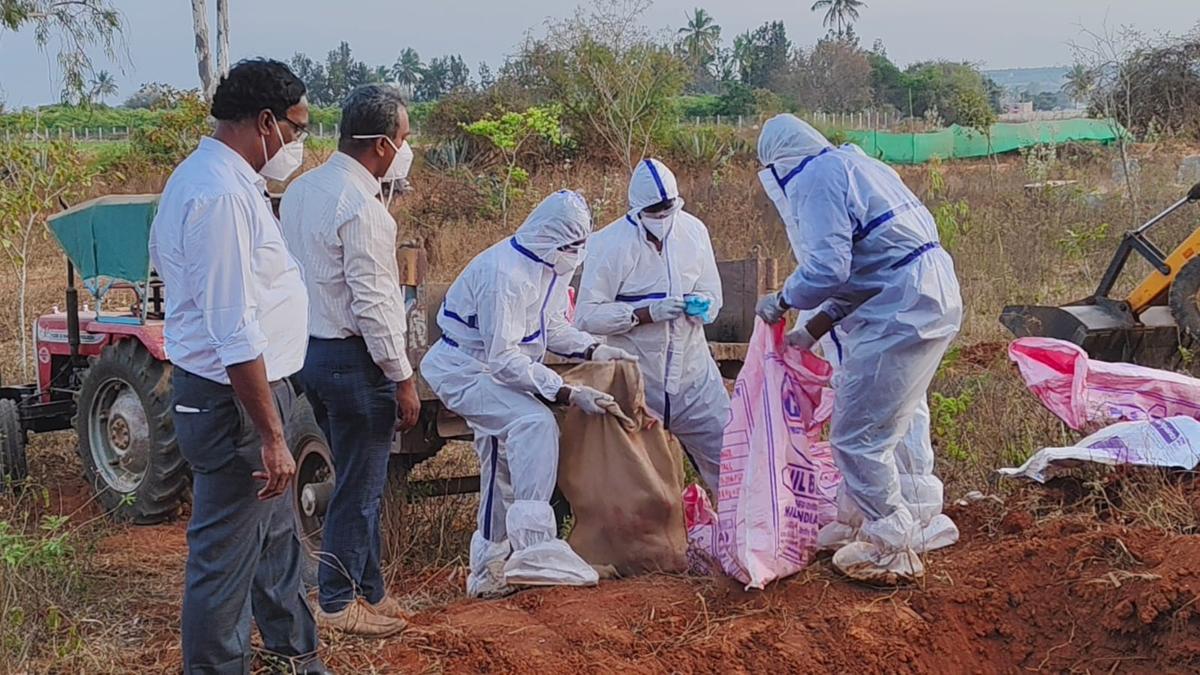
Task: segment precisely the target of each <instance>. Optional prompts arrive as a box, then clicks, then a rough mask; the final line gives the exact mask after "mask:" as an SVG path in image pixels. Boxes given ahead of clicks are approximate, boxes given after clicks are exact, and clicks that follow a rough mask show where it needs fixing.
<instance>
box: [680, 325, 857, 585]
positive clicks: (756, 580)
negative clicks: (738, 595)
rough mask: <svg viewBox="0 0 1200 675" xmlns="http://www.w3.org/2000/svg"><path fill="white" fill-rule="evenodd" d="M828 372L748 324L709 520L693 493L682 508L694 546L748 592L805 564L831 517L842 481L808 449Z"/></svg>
mask: <svg viewBox="0 0 1200 675" xmlns="http://www.w3.org/2000/svg"><path fill="white" fill-rule="evenodd" d="M831 374H832V367H831V366H830V365H829V364H828V363H827V362H825V361H824V360H822V359H821V358H820V357H818V356H816V355H815V354H812V353H811V352H807V351H803V352H802V351H799V350H794V349H790V348H788V347H787V346H786V343H785V342H784V326H783V324H777V325H775V326H768V325H766V324H764V323H763V322H762V321H757V322H756V324H755V328H754V335H753V336H752V337H751V340H750V345H749V350H748V352H747V354H746V361H745V365H744V366H743V367H742V372H741V374H740V375H739V376H738V379H737V384H736V385H735V387H734V392H733V406H732V412H731V414H730V419H729V423H728V424H727V425H726V427H725V443H724V448H723V449H722V451H721V481H720V487H719V488H718V491H717V492H718V494H717V519H716V523H712V522H711V519H710V518H708V517H706V514H704V510H705V509H704V508H703V507H707V504H704V505H703V506H701V507H700V508H697V507H698V506H700V505H697V504H696V503H695V498H694V496H693V498H692V502H693V503H692V504H689V505H688V507H687V508H685V513H686V515H688V516H691V518H690V520H689V524H690V525H692V527H691V529H690V530H689V538H690V539H691V541H692V543H693V545H694V546H695V547H696V548H698V549H703V548H704V547H707V548H708V553H709V554H710V555H711V556H712V557H714V558H715V559H716V560H717V561H718V562H719V563H720V566H721V568H722V569H723V570H724V571H725V573H726V574H728V575H730V576H732V577H734V578H736V579H738V580H739V581H741V582H742V583H744V584H746V587H747V588H763V587H764V586H766V585H767V584H768V583H770V582H771V581H773V580H775V579H779V578H781V577H786V576H788V575H791V574H795V573H796V572H798V571H800V570H801V569H803V568H804V567H805V566H806V565H808V563H809V561H810V560H811V559H812V556H813V553H814V551H815V549H816V537H817V530H818V529H819V528H820V526H821V525H823V524H825V523H826V522H829V521H830V520H832V518H833V517H834V515H835V514H836V506H835V502H834V497H835V492H836V488H837V484H838V482H839V480H840V475H839V474H838V472H837V469H836V468H835V467H834V465H833V462H832V459H831V457H830V454H829V450H828V447H827V446H824V447H821V448H820V449H814V445H815V444H816V442H817V440H818V439H819V437H820V433H821V429H822V428H823V426H824V424H825V422H826V420H827V419H828V418H829V413H830V411H831V410H832V391H831V390H830V389H829V388H828V386H827V385H828V383H829V378H830V376H831ZM685 503H686V501H685ZM708 510H709V512H711V509H708ZM714 531H715V535H716V536H715V537H714V536H712V535H713V532H714ZM692 562H693V566H695V565H694V563H695V562H696V559H695V557H693V560H692Z"/></svg>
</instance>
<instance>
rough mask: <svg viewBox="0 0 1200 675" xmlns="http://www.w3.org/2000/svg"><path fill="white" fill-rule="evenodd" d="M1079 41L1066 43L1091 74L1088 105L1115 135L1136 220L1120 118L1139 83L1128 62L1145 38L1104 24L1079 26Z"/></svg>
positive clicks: (1126, 142) (1125, 28)
mask: <svg viewBox="0 0 1200 675" xmlns="http://www.w3.org/2000/svg"><path fill="white" fill-rule="evenodd" d="M1080 33H1081V35H1082V36H1083V41H1082V42H1072V43H1070V46H1071V49H1072V50H1073V51H1074V52H1075V61H1076V63H1079V64H1082V65H1083V66H1085V67H1086V68H1087V69H1088V70H1090V71H1091V72H1092V73H1094V74H1095V77H1096V82H1095V94H1094V96H1093V99H1092V106H1093V107H1094V108H1096V109H1098V111H1099V112H1100V113H1101V114H1102V115H1104V118H1105V119H1106V120H1107V122H1108V124H1109V127H1110V128H1111V129H1112V131H1113V135H1114V136H1116V138H1117V141H1116V142H1117V151H1118V152H1119V153H1120V161H1121V171H1122V173H1123V174H1124V183H1125V190H1126V194H1127V195H1128V197H1129V210H1130V214H1131V216H1132V219H1134V220H1136V219H1137V212H1138V197H1137V185H1136V184H1135V183H1134V180H1133V179H1134V176H1133V173H1134V169H1133V162H1132V161H1131V159H1130V157H1129V132H1128V131H1127V130H1126V129H1125V127H1124V126H1122V124H1121V122H1120V120H1122V119H1130V118H1131V116H1132V115H1131V111H1132V110H1133V106H1134V100H1135V98H1136V97H1137V95H1138V93H1137V90H1138V87H1139V82H1138V81H1137V78H1135V77H1132V76H1131V73H1130V71H1129V68H1128V64H1129V63H1130V62H1131V60H1132V59H1133V57H1134V56H1135V55H1136V54H1137V53H1138V51H1139V49H1140V48H1141V45H1142V44H1143V43H1144V42H1145V39H1144V38H1143V37H1142V35H1141V34H1140V33H1138V32H1137V31H1135V30H1134V29H1132V28H1130V27H1128V26H1121V27H1119V28H1113V27H1111V26H1109V25H1108V24H1107V23H1104V24H1103V25H1101V27H1100V29H1099V30H1092V29H1089V28H1082V27H1081V28H1080Z"/></svg>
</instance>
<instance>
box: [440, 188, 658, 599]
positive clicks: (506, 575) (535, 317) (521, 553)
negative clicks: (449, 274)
mask: <svg viewBox="0 0 1200 675" xmlns="http://www.w3.org/2000/svg"><path fill="white" fill-rule="evenodd" d="M591 231H592V222H591V213H590V212H589V210H588V207H587V203H586V202H585V201H584V199H583V197H581V196H580V195H578V194H577V193H574V192H567V191H563V192H557V193H555V194H552V195H550V196H549V197H547V198H546V199H545V200H544V201H543V202H542V203H541V204H539V205H538V207H537V208H536V209H534V210H533V213H531V214H529V218H527V219H526V220H525V223H524V224H523V225H521V227H520V228H518V229H517V232H516V234H515V235H514V236H512V237H509V238H507V239H504V240H503V241H501V242H499V243H498V244H495V245H494V246H492V247H491V248H489V249H487V250H486V251H484V252H483V253H480V254H479V255H478V256H476V258H475V259H474V260H472V261H471V263H470V264H469V265H467V268H466V269H465V270H463V272H462V274H460V275H459V277H458V279H456V280H455V281H454V283H453V284H452V285H451V286H450V289H449V291H448V292H447V293H446V299H445V301H444V302H443V304H442V308H441V311H440V312H439V313H438V317H437V321H438V326H439V327H440V328H441V330H442V338H441V340H439V341H438V342H437V343H436V344H435V345H434V346H433V347H432V348H430V350H429V352H428V353H427V354H426V355H425V358H424V359H422V361H421V375H422V377H424V378H425V381H426V382H427V383H428V384H429V386H430V388H432V389H433V392H434V393H435V394H437V396H438V398H439V399H441V401H442V403H443V404H445V406H446V407H447V408H449V409H450V410H451V411H453V412H455V413H457V414H458V415H460V416H461V417H462V418H463V419H464V420H466V422H467V424H468V425H470V427H471V429H472V431H474V433H475V451H476V452H477V453H478V455H479V463H480V478H481V483H480V485H481V487H480V495H479V518H478V523H477V528H478V529H477V530H476V531H475V534H474V536H473V537H472V538H471V573H470V576H469V577H468V579H467V593H468V594H469V595H470V596H471V597H495V596H499V595H503V594H506V593H508V592H510V590H511V588H512V587H513V586H521V585H548V584H554V585H593V584H595V583H597V581H598V578H597V574H596V572H595V570H593V569H592V568H591V567H590V566H589V565H588V564H587V563H585V562H584V561H583V559H581V558H580V557H579V556H578V555H576V554H575V552H574V551H572V550H571V548H570V547H569V546H568V545H567V543H566V542H564V541H562V540H560V539H558V538H557V536H556V535H557V529H556V526H555V521H554V512H553V510H552V509H551V507H550V503H549V502H550V498H551V496H552V494H553V492H554V485H555V482H556V479H557V475H558V436H559V432H558V425H557V423H556V422H555V419H554V414H553V413H552V412H551V411H550V408H549V407H548V405H547V404H548V403H552V402H553V403H561V404H570V405H573V406H576V407H578V408H580V409H581V410H583V411H584V412H586V413H589V414H597V415H602V414H605V413H607V412H609V411H611V410H613V409H614V408H615V406H616V403H615V401H614V400H613V398H612V397H611V396H609V395H608V394H605V393H602V392H599V391H597V390H595V389H591V388H589V387H568V386H565V385H564V384H563V379H562V377H560V376H559V375H558V374H557V373H555V372H554V371H553V370H551V369H550V368H548V367H546V366H545V365H543V364H542V362H541V361H542V358H543V356H544V355H545V354H546V353H547V351H549V352H553V353H556V354H559V355H562V356H565V357H569V358H579V359H590V360H593V361H614V360H636V357H634V356H632V355H630V354H628V353H626V352H624V351H622V350H620V349H617V348H614V347H609V346H606V345H601V344H598V341H597V339H596V338H594V337H592V336H591V335H588V334H587V333H584V332H582V331H579V330H576V329H575V328H574V327H572V326H571V325H570V324H569V323H567V320H566V310H567V287H568V284H569V282H570V280H571V276H572V275H573V274H574V273H575V269H576V268H577V267H578V266H579V263H580V261H581V260H582V258H583V255H584V245H585V243H586V242H587V238H588V235H589V234H590V233H591Z"/></svg>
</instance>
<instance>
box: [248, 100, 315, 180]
mask: <svg viewBox="0 0 1200 675" xmlns="http://www.w3.org/2000/svg"><path fill="white" fill-rule="evenodd" d="M271 117H272V119H274V121H275V134H276V135H277V136H279V144H280V148H279V151H278V152H276V153H275V155H274V156H271V155H268V154H267V139H266V137H265V136H262V137H260V139H261V140H262V150H263V159H264V160H265V163H264V164H263V167H262V168H261V169H259V170H258V173H259V175H260V176H262V177H263V178H266V179H267V180H275V181H280V182H282V181H285V180H287V179H288V178H290V177H291V175H292V174H294V173H296V169H299V168H300V166H301V165H302V164H304V141H302V140H299V139H297V140H294V141H292V142H291V143H284V142H283V132H282V131H280V129H279V120H277V119H275V116H274V115H272V116H271Z"/></svg>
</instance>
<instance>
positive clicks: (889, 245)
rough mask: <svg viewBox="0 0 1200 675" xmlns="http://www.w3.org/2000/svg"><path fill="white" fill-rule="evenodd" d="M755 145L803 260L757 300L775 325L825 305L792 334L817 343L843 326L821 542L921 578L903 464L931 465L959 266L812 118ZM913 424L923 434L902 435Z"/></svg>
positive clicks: (842, 564)
mask: <svg viewBox="0 0 1200 675" xmlns="http://www.w3.org/2000/svg"><path fill="white" fill-rule="evenodd" d="M758 154H759V160H760V161H761V162H762V164H763V165H764V166H765V167H766V168H765V169H764V170H763V171H762V172H761V173H760V174H759V175H760V178H761V181H762V185H763V188H764V189H765V190H766V193H767V195H768V196H769V197H770V198H771V200H772V201H773V202H774V203H775V206H776V208H777V209H778V211H779V214H780V216H781V217H782V218H783V221H784V223H785V224H786V227H787V233H788V240H789V241H790V242H791V245H792V251H793V253H794V254H795V256H796V259H797V261H798V263H799V264H798V266H797V268H796V271H795V272H793V273H792V274H791V275H790V276H789V277H788V279H787V281H786V282H785V283H784V287H783V289H782V290H781V291H779V292H778V293H772V294H770V295H768V296H765V297H764V298H762V299H761V300H760V301H759V305H758V314H759V316H760V317H761V318H763V319H764V320H765V321H767V322H768V323H774V322H777V321H780V320H781V319H782V318H783V316H784V314H785V313H786V312H787V310H789V309H791V308H796V309H799V310H818V312H817V313H816V314H815V315H813V317H812V318H811V319H810V320H808V321H807V322H805V323H801V324H800V325H799V326H798V327H797V329H796V330H794V331H793V332H792V333H790V334H789V336H788V342H789V343H790V344H792V345H793V346H795V347H799V348H803V349H808V348H811V347H812V346H813V344H814V343H815V341H816V338H819V337H822V336H824V334H825V333H826V332H828V331H829V329H830V328H831V327H832V326H833V325H835V324H836V325H837V332H836V333H835V335H836V337H837V338H838V340H839V342H840V343H841V347H842V360H841V364H840V367H839V368H838V369H837V374H836V378H835V380H834V383H833V387H834V393H835V402H834V411H833V420H832V426H831V434H830V442H831V444H832V446H833V449H834V459H835V461H836V462H837V465H838V468H839V469H840V470H841V472H842V476H843V488H842V491H841V494H842V500H841V501H842V503H843V505H844V508H841V509H839V519H838V520H839V522H840V525H838V524H836V523H835V524H834V525H830V526H827V527H828V528H829V531H827V532H825V533H824V536H823V537H822V540H823V541H825V542H833V541H838V540H840V542H839V543H842V542H846V543H844V545H843V546H841V547H840V548H838V549H837V551H836V553H834V556H833V563H834V566H835V567H837V568H838V569H839V570H840V571H842V572H843V573H844V574H846V575H848V576H850V577H853V578H858V579H863V580H869V581H876V582H885V583H894V582H896V581H900V580H905V579H913V578H916V577H920V576H922V575H923V574H924V567H923V565H922V563H921V560H920V558H919V557H918V556H917V552H918V551H920V550H922V549H923V548H928V546H926V545H924V544H922V543H921V542H922V540H923V539H925V535H926V532H925V527H926V526H925V525H924V523H923V522H922V521H923V515H929V509H928V508H925V506H924V505H923V504H922V502H925V501H926V500H928V498H929V495H928V494H926V495H923V496H920V497H917V496H915V495H914V497H913V501H914V502H915V503H912V504H910V503H909V500H907V499H906V498H905V489H904V487H903V484H902V475H901V471H902V470H906V471H909V472H911V473H908V474H906V475H907V476H910V477H911V476H915V475H931V471H932V464H933V462H932V452H931V450H930V449H929V446H928V445H927V441H926V440H925V439H926V437H927V431H925V429H926V428H927V425H928V422H927V421H926V422H921V421H920V420H919V419H918V421H917V423H916V424H917V425H918V427H919V428H918V429H916V430H914V428H913V425H914V418H918V410H919V409H920V408H921V403H922V402H923V401H924V400H925V396H926V392H927V389H928V388H929V383H930V381H931V380H932V379H933V376H934V373H935V372H936V371H937V367H938V364H939V363H940V362H941V359H942V356H943V355H944V354H945V351H946V348H947V347H948V346H949V344H950V341H951V340H952V339H953V338H954V336H955V335H956V334H957V332H958V328H959V324H960V322H961V319H962V300H961V298H960V295H959V288H958V281H957V279H956V278H955V275H954V264H953V261H952V260H951V258H950V256H949V255H948V254H947V253H946V252H945V251H944V250H942V248H941V245H940V244H939V242H938V233H937V226H936V224H935V223H934V221H933V217H932V216H931V215H930V213H929V211H928V210H927V209H926V208H925V207H924V205H922V204H921V202H920V201H919V200H918V199H917V198H916V196H915V195H914V194H913V193H912V192H911V191H910V190H909V189H908V188H907V187H906V186H905V185H904V182H903V181H902V180H901V179H900V177H899V176H898V175H897V174H896V172H895V171H893V170H892V169H891V168H889V167H888V166H886V165H885V164H883V163H881V162H878V161H876V160H874V159H871V158H869V157H867V156H866V155H865V154H863V153H862V151H861V150H859V149H858V148H856V147H853V146H847V147H842V148H834V147H833V146H832V145H831V144H830V143H829V141H828V140H826V139H825V137H824V136H822V135H821V134H820V133H819V132H817V131H816V130H815V129H813V128H812V127H811V126H809V125H808V124H806V123H804V122H802V121H801V120H799V119H797V118H796V117H794V116H792V115H779V116H777V117H775V118H772V119H771V120H769V121H768V122H767V123H766V124H764V125H763V130H762V134H761V135H760V137H759V142H758ZM831 340H832V338H831ZM910 432H912V433H914V434H919V435H920V442H919V443H914V444H912V446H910V445H909V444H908V443H906V442H905V437H906V435H908V434H909V433H910ZM904 457H907V463H908V466H902V464H903V463H905V461H904V460H902V458H904ZM910 480H911V478H910ZM927 487H928V486H927ZM926 492H928V490H927V491H926ZM939 504H940V501H939ZM930 520H931V521H932V517H931V519H930ZM839 531H840V532H839Z"/></svg>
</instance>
